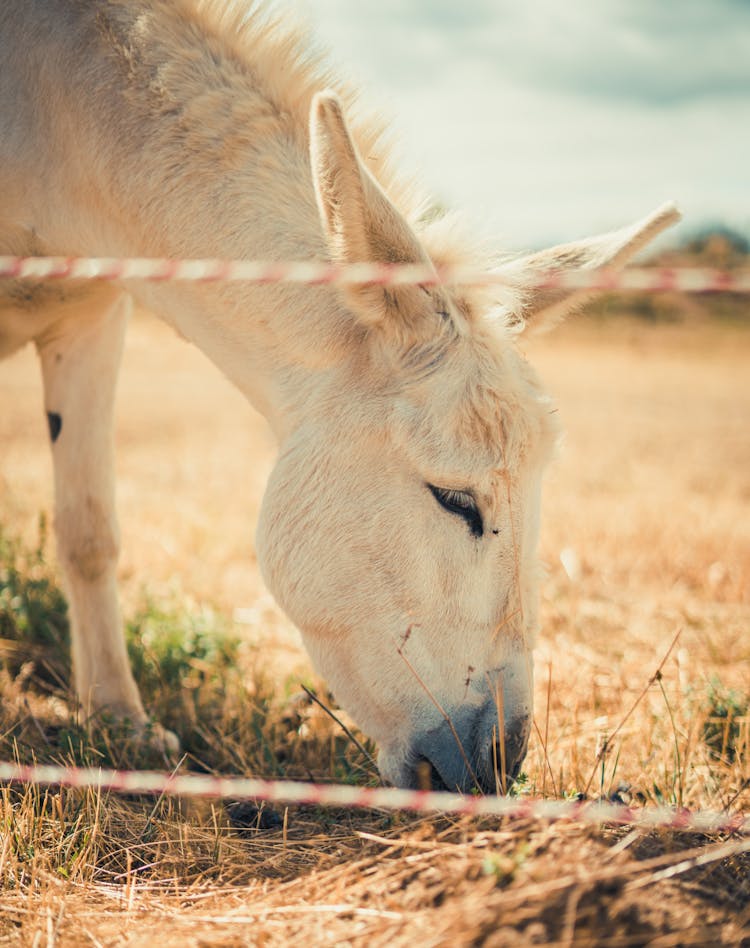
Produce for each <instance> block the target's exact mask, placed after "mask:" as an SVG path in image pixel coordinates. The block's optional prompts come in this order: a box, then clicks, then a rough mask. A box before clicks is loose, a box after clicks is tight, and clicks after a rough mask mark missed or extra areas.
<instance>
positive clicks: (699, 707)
mask: <svg viewBox="0 0 750 948" xmlns="http://www.w3.org/2000/svg"><path fill="white" fill-rule="evenodd" d="M529 355H530V357H531V359H532V361H534V363H535V364H536V365H537V366H538V367H539V369H540V371H541V374H542V376H543V377H544V378H545V380H546V382H547V384H548V387H549V388H550V389H551V390H552V391H553V392H554V393H555V394H556V396H557V398H558V400H559V404H560V410H561V413H562V417H563V422H564V426H565V428H566V431H567V438H566V445H565V447H564V450H563V452H562V455H561V457H560V459H559V460H558V462H557V463H556V465H555V467H554V469H553V471H552V472H551V476H550V478H549V480H548V483H547V491H546V500H545V506H546V512H545V517H544V526H543V538H542V547H543V556H544V559H545V560H546V562H547V563H548V565H549V576H548V579H547V581H546V583H545V585H544V594H543V610H542V615H543V624H544V631H543V635H542V637H541V640H540V643H539V648H538V650H537V656H536V668H537V696H536V709H537V725H538V732H537V734H536V735H535V736H534V739H533V741H532V746H531V749H530V752H529V756H528V760H527V765H526V778H525V783H524V784H523V786H522V787H521V792H531V793H535V794H536V793H544V794H546V795H549V796H552V795H558V796H559V795H562V794H571V793H575V792H580V791H583V790H584V789H585V788H586V787H588V788H589V791H588V792H589V794H591V795H598V794H605V795H612V794H613V793H617V794H619V795H620V796H621V797H623V798H626V799H633V800H635V801H644V802H648V803H652V802H655V801H664V802H668V803H673V802H674V803H681V804H683V805H686V806H689V807H706V808H712V809H723V808H728V809H730V810H737V809H745V810H747V809H748V808H750V790H749V789H748V779H749V778H750V762H749V761H750V749H749V748H748V719H747V699H748V696H750V636H748V626H749V625H750V622H749V621H748V620H749V619H750V520H749V519H748V517H747V506H748V501H749V500H750V434H749V433H748V417H750V371H748V366H749V362H750V359H749V356H750V334H748V332H747V331H746V330H742V329H740V328H731V327H726V326H725V327H723V328H722V327H717V326H706V325H702V324H700V323H699V324H696V325H669V326H651V327H649V326H645V325H643V324H637V323H635V322H630V321H628V320H623V321H622V322H618V323H617V325H612V324H603V325H595V324H593V323H591V322H581V323H579V324H578V325H576V324H571V325H570V326H568V327H565V328H563V329H562V330H560V331H559V332H558V333H557V334H555V335H554V336H548V337H546V338H543V339H538V340H534V341H533V342H530V343H529ZM0 401H1V402H2V404H5V405H9V404H10V405H13V406H14V411H13V412H12V413H11V412H7V411H6V412H1V413H0V445H2V453H1V454H0V498H2V507H1V508H0V524H1V525H2V528H3V530H4V531H5V535H6V536H7V535H13V536H18V537H20V538H21V540H22V541H23V544H24V547H25V548H26V549H28V548H33V547H34V546H35V544H36V543H37V538H38V515H39V511H40V510H49V509H50V465H49V460H48V456H47V437H46V430H45V422H44V417H43V412H42V410H41V396H40V393H39V384H38V374H37V371H36V366H35V365H34V358H33V356H32V354H31V353H23V354H21V355H19V356H18V357H16V358H14V359H13V360H11V361H9V362H7V363H4V364H3V365H2V367H0ZM118 447H119V461H118V466H119V506H120V513H121V520H122V526H123V547H124V554H123V561H122V569H121V575H122V586H123V590H124V598H125V611H126V613H127V614H128V615H131V616H136V615H139V616H140V619H139V621H140V632H139V633H138V634H137V635H135V637H134V640H133V641H134V643H135V645H134V648H136V651H137V654H138V656H139V661H141V665H142V667H141V676H142V680H143V681H144V682H145V683H146V684H145V687H146V690H147V692H148V695H149V701H150V702H151V706H152V707H154V708H155V709H157V710H158V711H159V713H161V714H162V716H163V717H164V718H165V719H166V721H167V723H169V722H170V721H172V722H179V728H178V729H179V730H180V731H181V732H182V734H183V737H184V738H185V742H186V745H187V747H188V750H189V751H190V757H189V758H188V760H187V761H186V763H185V764H184V766H192V767H208V768H210V769H216V770H224V771H244V772H248V773H255V774H261V773H265V774H284V775H288V776H299V777H306V776H308V775H314V776H317V777H319V778H322V779H344V780H350V781H357V782H367V781H373V780H374V779H375V774H374V772H373V770H372V767H371V765H370V764H369V763H368V761H367V758H366V756H365V755H363V754H362V753H361V751H360V750H359V749H357V748H356V747H355V746H354V745H353V744H352V743H351V742H350V741H348V740H347V739H346V738H345V737H344V736H343V735H342V734H341V733H340V732H339V731H338V730H337V728H336V726H335V724H334V723H333V722H332V721H330V719H328V718H327V717H326V715H325V714H324V713H323V712H322V711H321V710H320V709H319V708H317V707H316V706H315V705H312V704H311V703H310V702H308V701H306V700H301V699H300V698H299V693H300V689H299V685H298V684H297V682H298V681H299V680H300V679H302V680H304V681H305V682H306V683H308V684H311V683H314V684H317V687H318V688H321V687H322V685H321V683H320V682H317V683H316V682H315V679H314V677H313V676H312V675H311V672H310V670H309V666H308V664H307V661H306V659H305V657H304V654H303V653H302V651H301V649H300V647H299V640H298V636H297V634H296V632H295V631H294V630H293V629H292V628H291V627H290V625H289V623H288V622H287V621H286V619H285V618H284V617H283V616H282V615H281V614H280V613H279V611H278V610H277V609H276V607H275V606H274V604H273V603H272V601H270V600H269V598H268V596H267V595H266V594H265V593H264V592H263V590H262V587H261V584H260V580H259V578H258V573H257V569H256V564H255V560H254V556H253V551H252V530H253V524H254V522H255V518H256V515H257V508H258V504H259V501H260V496H261V492H262V487H263V483H264V481H265V477H266V474H267V472H268V469H269V465H270V463H271V457H272V453H271V445H270V441H269V438H268V435H267V434H266V431H265V428H264V425H263V423H262V422H261V421H259V420H258V419H257V418H256V417H255V416H254V415H253V414H252V412H251V411H250V409H249V408H248V407H247V406H246V405H245V403H244V402H243V400H242V399H241V397H240V396H239V395H237V394H236V393H234V392H233V391H232V390H231V389H230V388H229V386H228V385H227V384H226V383H224V381H223V380H222V379H221V378H219V376H218V375H217V373H216V372H215V371H214V370H213V369H212V368H211V367H210V366H209V365H208V364H207V363H206V361H205V360H204V359H203V358H202V357H201V356H199V355H198V354H197V353H195V352H193V351H192V350H191V349H189V348H188V347H187V346H186V345H184V344H182V343H180V342H179V341H178V340H176V339H175V338H174V337H173V336H172V335H171V334H170V333H169V332H168V331H167V330H165V329H163V328H162V327H161V326H159V325H158V324H155V323H153V322H152V321H150V320H148V319H146V318H138V319H137V320H136V322H135V325H134V327H133V331H132V332H131V334H130V339H129V343H128V349H127V355H126V365H125V372H124V377H123V381H122V385H121V390H120V411H119V426H118ZM228 497H230V498H232V504H231V505H228V504H227V503H226V499H227V498H228ZM165 498H168V502H167V503H166V504H165ZM561 554H562V557H561ZM6 555H7V556H10V555H11V554H10V553H9V552H7V550H6ZM13 555H15V556H16V559H17V563H18V565H19V567H20V573H19V575H22V576H23V577H25V578H29V577H30V578H32V579H35V581H36V582H37V583H41V584H42V587H43V589H44V590H46V592H45V595H47V593H49V588H48V587H47V586H44V585H43V584H44V583H47V582H48V581H49V579H50V577H51V576H52V577H53V576H54V574H51V573H50V568H49V567H48V566H47V565H46V563H45V561H44V558H42V559H41V560H40V559H35V558H34V557H33V556H31V557H30V556H29V555H28V554H24V553H23V552H16V553H15V554H13ZM50 555H51V554H50ZM563 563H564V564H565V565H563ZM40 588H41V587H40ZM49 595H52V593H49ZM49 601H50V602H52V601H53V600H52V599H50V600H49ZM205 603H210V604H211V605H212V606H213V607H214V608H215V609H216V612H217V614H223V615H225V616H231V615H232V613H233V610H234V609H236V608H237V607H241V608H242V609H243V614H242V617H243V619H244V620H245V621H244V624H242V625H240V626H235V627H233V628H231V627H229V625H228V623H226V622H222V620H220V619H217V618H216V617H215V616H214V615H213V614H212V613H207V612H206V609H205V607H204V605H203V604H205ZM154 604H156V605H154ZM48 608H49V609H52V608H53V607H52V606H51V605H49V606H48ZM1 611H2V606H1V605H0V612H1ZM175 629H177V630H182V631H186V632H187V641H188V642H189V646H185V649H184V651H183V652H180V651H179V649H177V647H176V646H170V649H171V650H169V651H165V646H163V645H160V644H159V643H160V642H161V638H160V636H162V637H163V635H165V634H166V635H167V637H169V634H170V631H172V632H174V630H175ZM678 632H679V633H680V635H679V639H678V641H677V643H676V645H675V647H674V649H673V651H672V652H671V654H670V655H669V657H668V659H667V660H666V662H665V663H664V667H663V670H662V677H661V680H660V681H658V682H655V683H654V684H653V686H652V687H650V688H648V689H646V691H645V693H644V694H643V696H642V698H641V700H640V701H638V703H637V706H636V708H635V710H634V711H633V713H632V715H631V716H630V717H628V718H627V719H626V714H627V712H628V710H629V709H630V708H631V707H632V705H633V704H634V703H635V702H636V699H638V697H639V696H640V695H641V694H642V693H643V692H644V689H645V688H646V685H647V684H648V682H649V679H650V678H651V677H652V675H653V674H654V672H655V671H656V669H657V668H658V667H659V665H660V663H661V662H662V660H663V658H664V656H665V654H666V652H667V650H668V648H669V645H670V643H671V642H672V641H673V639H674V637H675V635H676V634H677V633H678ZM212 636H214V637H215V639H216V641H218V643H219V644H218V646H217V647H215V648H214V647H213V646H212V645H211V644H210V642H211V641H212V640H213V639H212ZM14 648H15V651H12V650H11V652H7V651H6V653H5V659H4V660H5V671H4V672H3V677H2V681H0V693H1V694H2V711H1V713H0V756H2V757H7V756H9V755H16V756H18V757H20V758H22V759H31V758H32V757H34V756H36V757H38V758H39V759H45V760H86V761H96V760H112V761H114V762H116V763H120V764H133V763H139V764H143V763H148V762H149V761H148V760H147V759H146V758H145V757H144V756H143V755H142V754H141V753H140V752H139V751H138V750H137V748H133V747H132V746H128V745H127V742H124V743H123V742H122V741H121V740H118V737H117V735H116V734H113V733H112V731H111V729H108V728H107V727H106V726H103V727H102V728H101V730H100V732H99V733H98V734H97V735H94V736H93V737H92V738H89V736H87V735H86V734H85V733H84V732H83V731H82V729H80V728H78V727H77V725H76V722H75V721H74V720H72V719H71V718H70V715H69V713H68V710H67V707H68V706H67V704H66V703H65V700H64V698H65V693H64V691H62V690H61V688H60V686H59V683H58V679H59V678H60V676H63V677H64V675H65V669H64V665H61V664H60V663H59V662H58V664H57V665H56V664H55V658H56V656H55V655H52V656H51V657H50V656H49V655H47V656H46V658H47V664H46V665H45V661H44V659H45V656H44V655H43V654H41V653H40V652H39V650H37V651H34V650H33V649H28V650H26V651H24V650H23V648H22V647H20V646H15V647H14ZM160 649H161V651H159V650H160ZM52 651H54V649H52ZM151 652H158V653H159V654H160V655H161V656H162V659H164V656H165V655H168V656H169V660H170V662H171V663H172V665H171V666H170V667H172V666H174V667H173V668H172V672H171V673H170V675H167V674H166V673H165V674H162V675H161V677H160V675H159V674H157V673H156V672H155V670H154V669H155V666H154V665H153V664H149V659H150V655H151ZM303 697H304V696H303ZM618 727H619V728H620V729H619V730H618V731H617V733H616V735H615V736H614V739H612V736H613V734H615V731H616V730H617V729H618ZM150 762H151V763H153V760H152V761H150ZM1 793H2V800H1V801H0V820H2V823H1V824H0V825H1V826H2V829H1V831H0V832H1V834H2V835H1V839H0V878H1V884H2V886H3V888H2V895H0V944H13V945H27V944H28V945H53V944H58V945H78V944H87V943H90V944H93V945H97V944H101V945H118V944H123V945H125V944H127V945H151V944H154V943H160V944H162V945H163V946H165V948H166V946H168V945H175V946H177V945H179V946H183V945H195V946H198V945H201V946H204V945H205V946H233V945H245V944H267V945H276V944H279V945H282V944H283V945H285V944H289V943H290V942H292V941H294V940H296V939H299V938H304V939H305V940H307V941H308V942H309V943H311V944H315V945H318V944H320V945H323V944H351V945H363V944H368V945H386V944H388V945H411V944H413V943H415V942H420V943H422V944H424V945H474V944H482V945H488V946H491V945H496V946H502V945H506V944H507V945H524V944H535V945H539V944H580V945H613V946H614V945H641V944H649V945H659V946H664V948H666V946H670V945H690V944H694V945H699V944H700V945H706V944H721V943H725V944H732V945H736V944H748V945H750V879H749V878H748V870H749V869H750V862H748V858H749V857H748V855H747V853H744V854H743V853H741V852H739V851H738V847H739V845H740V842H739V841H737V840H729V841H726V840H721V839H718V840H705V839H698V838H695V837H684V836H679V835H674V834H667V833H662V834H660V833H651V834H644V833H629V832H628V831H627V830H606V829H604V830H603V829H591V828H586V827H581V826H576V825H568V824H565V825H563V824H557V825H552V826H549V825H539V824H526V823H518V822H516V823H507V822H504V823H498V822H497V821H489V820H488V821H484V822H476V821H475V822H468V821H465V820H449V819H417V818H412V817H406V816H401V815H398V814H397V815H388V814H384V813H380V812H368V813H360V814H350V813H346V812H335V811H334V812H330V811H322V810H317V809H315V808H294V809H290V810H289V811H287V812H284V811H282V812H280V813H278V814H271V815H270V816H269V814H268V813H267V812H265V811H262V812H261V813H260V814H258V813H254V812H251V811H249V810H248V809H247V808H245V809H237V808H234V809H233V808H225V807H224V808H223V807H218V806H216V805H210V804H207V803H206V804H202V803H200V804H189V805H188V804H180V803H178V802H177V801H173V800H164V801H157V802H156V803H155V801H153V800H145V799H140V798H118V797H114V796H108V797H99V796H97V795H96V794H93V793H89V792H72V791H70V792H64V793H45V792H43V791H37V790H33V789H20V788H6V789H4V790H2V791H1ZM727 845H729V846H730V849H729V850H727V849H726V848H722V847H726V846H727ZM732 847H734V848H733V849H732ZM743 939H744V940H743Z"/></svg>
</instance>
